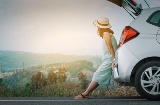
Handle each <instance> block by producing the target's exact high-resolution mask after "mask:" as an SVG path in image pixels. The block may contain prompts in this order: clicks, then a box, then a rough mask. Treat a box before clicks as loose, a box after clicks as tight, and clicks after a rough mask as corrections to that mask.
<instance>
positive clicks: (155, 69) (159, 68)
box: [135, 61, 160, 100]
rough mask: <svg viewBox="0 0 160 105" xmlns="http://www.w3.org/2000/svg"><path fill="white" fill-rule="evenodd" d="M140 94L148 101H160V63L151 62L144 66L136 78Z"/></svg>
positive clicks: (136, 85)
mask: <svg viewBox="0 0 160 105" xmlns="http://www.w3.org/2000/svg"><path fill="white" fill-rule="evenodd" d="M135 87H136V90H137V91H138V93H139V94H140V95H141V96H142V97H144V98H146V99H148V100H160V62H159V61H150V62H147V63H145V64H143V65H142V66H141V67H140V68H139V69H138V71H137V73H136V76H135Z"/></svg>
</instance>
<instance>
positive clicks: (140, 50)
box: [109, 0, 160, 100]
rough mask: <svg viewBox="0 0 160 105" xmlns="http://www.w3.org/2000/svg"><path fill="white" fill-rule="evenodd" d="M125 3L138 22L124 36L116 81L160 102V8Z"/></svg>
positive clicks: (130, 2) (120, 48)
mask: <svg viewBox="0 0 160 105" xmlns="http://www.w3.org/2000/svg"><path fill="white" fill-rule="evenodd" d="M109 1H112V0H109ZM113 1H115V0H113ZM121 1H122V6H123V7H124V8H125V9H126V10H127V11H128V12H129V13H130V14H131V15H132V17H133V18H135V19H134V20H133V21H132V22H131V23H130V24H129V25H128V26H126V27H125V28H124V30H123V32H122V35H121V39H120V42H119V45H118V50H117V51H116V65H115V67H114V79H115V80H116V81H117V82H122V83H126V84H127V83H129V84H132V85H133V86H135V87H136V89H137V91H138V93H139V94H140V95H141V96H143V97H144V98H146V99H148V100H160V6H159V7H154V8H147V9H143V7H142V5H141V4H138V3H137V2H136V1H134V0H121ZM147 5H148V7H149V4H147Z"/></svg>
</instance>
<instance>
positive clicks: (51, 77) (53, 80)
mask: <svg viewBox="0 0 160 105" xmlns="http://www.w3.org/2000/svg"><path fill="white" fill-rule="evenodd" d="M57 79H58V75H57V74H56V73H54V72H53V71H50V72H49V73H48V81H49V83H57Z"/></svg>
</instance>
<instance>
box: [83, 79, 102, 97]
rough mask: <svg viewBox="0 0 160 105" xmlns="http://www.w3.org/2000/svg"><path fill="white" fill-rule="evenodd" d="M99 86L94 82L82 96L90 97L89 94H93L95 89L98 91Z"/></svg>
mask: <svg viewBox="0 0 160 105" xmlns="http://www.w3.org/2000/svg"><path fill="white" fill-rule="evenodd" d="M98 86H99V84H98V82H95V81H92V82H91V83H90V85H89V86H88V88H87V89H86V91H85V92H83V93H82V94H83V95H84V96H89V93H90V92H92V91H93V90H94V89H96V88H97V87H98Z"/></svg>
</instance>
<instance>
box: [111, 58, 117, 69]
mask: <svg viewBox="0 0 160 105" xmlns="http://www.w3.org/2000/svg"><path fill="white" fill-rule="evenodd" d="M115 63H116V61H115V60H114V61H113V62H112V70H113V68H114V66H115Z"/></svg>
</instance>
